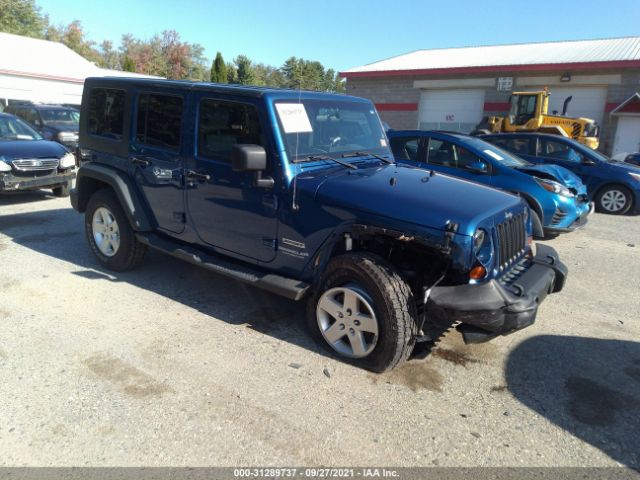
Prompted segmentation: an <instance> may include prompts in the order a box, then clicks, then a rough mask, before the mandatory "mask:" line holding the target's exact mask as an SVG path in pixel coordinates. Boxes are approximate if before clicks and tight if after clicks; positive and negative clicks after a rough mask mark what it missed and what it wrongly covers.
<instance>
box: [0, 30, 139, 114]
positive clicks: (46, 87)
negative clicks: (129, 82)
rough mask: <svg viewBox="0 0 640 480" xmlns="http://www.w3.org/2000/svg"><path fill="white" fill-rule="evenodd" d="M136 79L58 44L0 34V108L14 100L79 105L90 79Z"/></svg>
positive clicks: (132, 74)
mask: <svg viewBox="0 0 640 480" xmlns="http://www.w3.org/2000/svg"><path fill="white" fill-rule="evenodd" d="M96 76H98V77H99V76H135V77H147V75H140V74H136V73H129V72H120V71H116V70H106V69H103V68H99V67H98V66H96V65H95V64H93V63H92V62H90V61H88V60H87V59H85V58H84V57H82V56H80V55H78V54H77V53H76V52H74V51H73V50H71V49H70V48H68V47H67V46H66V45H63V44H62V43H58V42H50V41H47V40H40V39H37V38H30V37H23V36H20V35H13V34H9V33H2V32H0V108H2V105H4V106H6V105H7V104H8V103H9V102H12V101H33V102H43V103H63V104H74V105H79V104H80V99H81V98H82V87H83V84H84V80H85V78H87V77H96Z"/></svg>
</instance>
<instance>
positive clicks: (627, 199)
mask: <svg viewBox="0 0 640 480" xmlns="http://www.w3.org/2000/svg"><path fill="white" fill-rule="evenodd" d="M632 203H633V197H632V195H631V192H630V191H629V189H628V188H627V187H623V186H622V185H610V186H607V187H604V188H603V189H602V190H601V191H600V192H599V193H598V196H597V197H596V208H597V209H598V211H599V212H603V213H610V214H612V215H624V214H625V213H627V212H628V211H629V210H630V209H631V205H632Z"/></svg>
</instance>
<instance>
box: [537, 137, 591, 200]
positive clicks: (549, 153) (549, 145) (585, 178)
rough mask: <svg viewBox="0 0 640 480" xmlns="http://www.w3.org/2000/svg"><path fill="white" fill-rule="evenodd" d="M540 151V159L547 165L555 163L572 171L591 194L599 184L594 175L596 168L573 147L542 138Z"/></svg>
mask: <svg viewBox="0 0 640 480" xmlns="http://www.w3.org/2000/svg"><path fill="white" fill-rule="evenodd" d="M538 150H539V151H538V157H539V158H541V159H543V160H544V162H545V163H554V164H556V165H560V166H561V167H564V168H566V169H567V170H570V171H572V172H573V173H575V174H576V175H577V176H579V177H580V179H581V180H582V182H583V183H584V184H585V185H586V186H587V189H588V190H589V191H590V192H591V191H592V189H593V188H594V187H595V186H596V185H597V184H598V179H597V178H596V177H595V176H594V174H593V172H594V167H593V166H592V165H589V164H588V163H585V162H584V161H583V160H584V156H583V155H582V153H580V152H579V151H578V150H577V149H575V148H573V147H572V146H571V145H569V144H567V143H565V142H562V141H556V140H550V139H547V138H541V139H540V141H539V144H538Z"/></svg>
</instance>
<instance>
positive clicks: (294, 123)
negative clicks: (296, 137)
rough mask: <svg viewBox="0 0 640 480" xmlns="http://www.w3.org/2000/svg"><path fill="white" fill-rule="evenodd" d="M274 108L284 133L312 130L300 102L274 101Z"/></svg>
mask: <svg viewBox="0 0 640 480" xmlns="http://www.w3.org/2000/svg"><path fill="white" fill-rule="evenodd" d="M276 110H277V111H278V116H279V117H280V121H281V122H282V127H283V128H284V132H285V133H307V132H313V129H312V128H311V123H310V122H309V117H308V116H307V111H306V110H305V108H304V105H303V104H302V103H276Z"/></svg>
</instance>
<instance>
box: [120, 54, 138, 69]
mask: <svg viewBox="0 0 640 480" xmlns="http://www.w3.org/2000/svg"><path fill="white" fill-rule="evenodd" d="M122 70H123V71H124V72H135V71H136V62H134V61H133V59H132V58H131V57H130V56H128V55H125V56H124V57H123V60H122Z"/></svg>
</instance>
